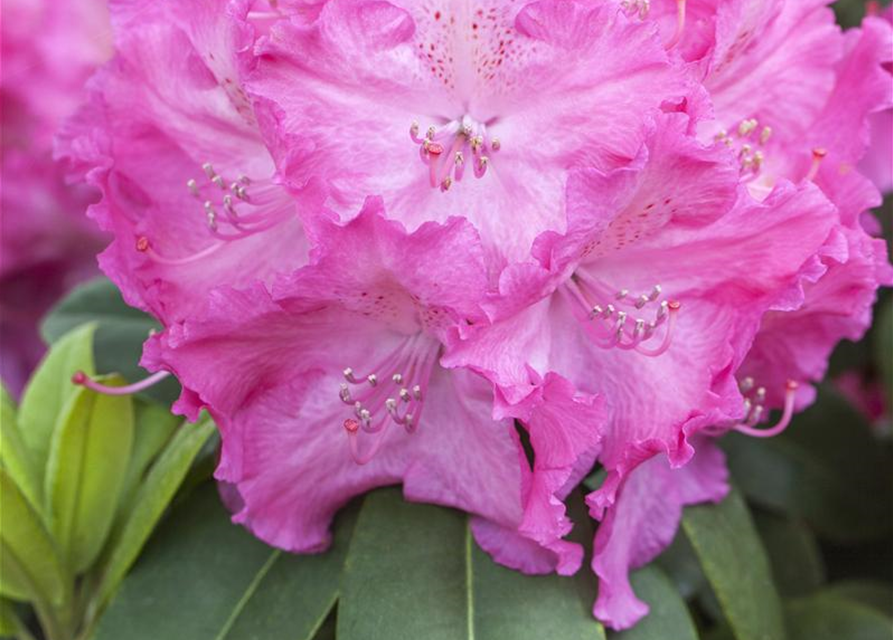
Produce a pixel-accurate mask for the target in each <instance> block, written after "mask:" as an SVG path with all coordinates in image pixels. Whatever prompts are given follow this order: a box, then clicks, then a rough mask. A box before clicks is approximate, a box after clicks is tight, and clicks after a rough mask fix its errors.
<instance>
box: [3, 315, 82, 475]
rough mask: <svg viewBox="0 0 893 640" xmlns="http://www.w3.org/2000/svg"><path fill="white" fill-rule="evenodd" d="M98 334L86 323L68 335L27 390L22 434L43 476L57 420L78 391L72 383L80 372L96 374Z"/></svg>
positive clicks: (20, 417) (21, 418) (20, 420)
mask: <svg viewBox="0 0 893 640" xmlns="http://www.w3.org/2000/svg"><path fill="white" fill-rule="evenodd" d="M95 332H96V325H95V324H86V325H83V326H81V327H78V328H76V329H73V330H72V331H70V332H69V333H67V334H65V335H64V336H63V337H62V338H61V339H60V340H59V342H58V343H56V344H55V345H53V347H52V348H51V349H50V350H49V352H48V353H47V355H46V357H44V359H43V361H42V362H41V363H40V365H39V366H38V368H37V371H36V372H35V373H34V375H33V376H32V378H31V380H29V381H28V385H27V386H26V387H25V393H24V395H23V396H22V404H21V406H20V407H19V414H18V425H19V431H20V432H21V434H22V440H23V441H24V443H25V446H26V447H28V449H29V450H30V451H31V453H32V458H33V460H34V465H35V467H36V469H37V472H38V474H39V475H40V476H41V477H42V476H43V474H44V470H45V468H46V464H47V457H48V455H49V450H50V442H51V441H52V439H53V429H55V427H56V419H57V417H58V415H59V414H60V413H62V410H63V408H64V407H65V406H66V405H67V404H68V401H69V400H70V399H71V397H72V396H73V395H74V394H75V392H76V391H77V389H78V388H77V387H76V386H75V385H73V384H72V383H71V377H72V376H73V375H74V374H75V373H77V372H78V371H83V372H84V373H86V374H88V375H92V374H93V373H94V368H93V334H94V333H95Z"/></svg>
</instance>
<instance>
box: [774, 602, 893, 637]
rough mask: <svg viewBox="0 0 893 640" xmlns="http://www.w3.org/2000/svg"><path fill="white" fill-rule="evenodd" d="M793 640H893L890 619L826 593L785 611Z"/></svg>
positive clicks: (795, 604)
mask: <svg viewBox="0 0 893 640" xmlns="http://www.w3.org/2000/svg"><path fill="white" fill-rule="evenodd" d="M785 616H786V620H787V625H788V629H789V630H790V640H890V634H891V624H890V619H889V618H887V617H886V616H884V615H882V614H881V613H879V612H877V611H876V610H874V609H872V608H871V607H867V606H864V605H861V604H857V603H855V602H852V601H849V600H845V599H843V598H839V597H837V596H834V595H831V594H827V593H817V594H815V595H812V596H809V597H806V598H798V599H796V600H792V601H791V602H790V603H788V605H787V606H786V607H785Z"/></svg>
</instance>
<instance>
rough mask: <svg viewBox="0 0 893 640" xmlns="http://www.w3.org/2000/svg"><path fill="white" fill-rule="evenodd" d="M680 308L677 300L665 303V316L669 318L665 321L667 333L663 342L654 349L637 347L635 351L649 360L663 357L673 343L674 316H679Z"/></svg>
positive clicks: (680, 304)
mask: <svg viewBox="0 0 893 640" xmlns="http://www.w3.org/2000/svg"><path fill="white" fill-rule="evenodd" d="M681 308H682V303H681V302H679V301H678V300H670V301H669V302H668V303H667V315H668V316H669V317H668V319H667V332H666V333H665V334H664V341H663V342H662V343H661V344H660V346H658V347H657V348H656V349H646V348H645V347H642V346H637V347H636V351H638V352H639V353H641V354H642V355H643V356H648V357H649V358H656V357H657V356H659V355H663V354H664V353H665V352H666V351H667V349H669V348H670V345H671V344H672V342H673V329H674V328H675V327H676V316H677V315H679V310H680V309H681Z"/></svg>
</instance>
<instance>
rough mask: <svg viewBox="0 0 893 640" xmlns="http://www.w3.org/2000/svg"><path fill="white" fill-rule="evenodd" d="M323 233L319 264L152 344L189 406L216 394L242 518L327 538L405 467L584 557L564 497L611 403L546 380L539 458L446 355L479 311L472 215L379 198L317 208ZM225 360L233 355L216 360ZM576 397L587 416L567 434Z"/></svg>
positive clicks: (557, 548)
mask: <svg viewBox="0 0 893 640" xmlns="http://www.w3.org/2000/svg"><path fill="white" fill-rule="evenodd" d="M314 235H316V236H317V237H319V239H320V244H319V245H318V247H317V248H316V249H315V252H317V255H316V256H315V257H316V260H314V263H313V264H312V265H311V266H308V267H305V268H304V269H300V270H298V271H296V272H295V273H294V274H293V275H290V276H287V277H283V278H281V279H280V280H279V281H277V283H276V284H275V286H274V287H273V293H272V295H271V294H270V293H269V292H267V291H266V290H264V289H263V288H262V287H259V286H258V287H254V288H250V289H248V290H245V291H242V292H239V291H235V290H232V289H219V290H216V291H215V292H214V293H213V295H212V296H211V298H210V301H209V305H208V308H207V309H206V311H205V312H204V313H203V314H201V315H200V316H198V317H197V318H196V319H192V320H188V321H186V322H185V323H183V324H182V325H177V326H174V327H172V328H171V329H170V330H169V332H168V335H166V336H159V337H158V338H156V339H153V340H152V342H151V343H150V345H149V350H148V352H147V364H148V365H149V366H160V365H162V364H163V365H164V366H166V367H170V368H172V369H173V370H174V372H175V373H176V374H177V376H178V377H179V378H180V380H181V381H182V382H183V383H184V385H185V386H186V387H187V388H188V389H190V390H191V393H190V394H188V395H186V396H185V397H184V399H183V400H181V409H182V410H184V411H186V412H187V414H188V415H191V416H196V415H197V411H198V410H199V408H200V407H202V406H205V405H207V406H209V407H211V408H212V411H213V413H214V415H215V417H216V418H217V421H218V425H219V426H220V430H221V433H222V435H223V455H222V459H221V463H220V467H219V468H218V471H217V476H218V478H220V479H221V480H224V481H226V482H228V483H231V484H232V485H234V486H235V488H236V489H237V490H238V494H239V498H240V500H239V501H238V502H240V504H241V510H240V511H239V512H238V513H236V515H235V518H234V520H235V521H237V522H242V523H244V524H245V525H246V526H248V527H249V528H250V529H251V530H252V531H253V532H254V533H255V534H256V535H258V536H259V537H260V538H262V539H264V540H266V541H267V542H269V543H271V544H275V545H277V546H279V547H282V548H285V549H289V550H292V551H317V550H320V549H322V548H324V547H325V546H326V545H328V543H329V539H330V534H329V526H330V523H331V520H332V518H333V516H334V514H335V512H336V510H337V509H338V508H340V507H341V506H342V505H344V504H345V503H346V502H347V501H348V500H349V499H350V498H352V497H353V496H355V495H357V494H359V493H362V492H364V491H366V490H368V489H371V488H373V487H377V486H383V485H388V484H393V483H395V482H401V481H402V482H403V486H404V491H405V494H406V496H407V498H409V499H412V500H422V501H425V502H434V503H438V504H445V505H450V506H455V507H459V508H461V509H464V510H466V511H469V512H471V513H473V514H476V515H478V516H479V517H480V518H481V520H480V521H479V523H478V524H477V525H476V531H477V530H478V528H482V529H484V531H485V533H484V534H483V535H484V536H486V531H487V527H503V528H506V529H510V530H517V531H519V532H520V535H521V536H522V537H523V540H524V541H525V542H526V543H527V544H530V545H533V546H537V545H541V546H542V554H543V555H545V556H546V557H547V558H549V557H551V558H554V559H553V560H552V564H551V566H550V567H549V569H554V568H555V566H556V565H557V566H558V567H559V570H562V571H563V572H574V571H576V570H577V568H579V566H580V562H581V560H582V549H580V548H579V545H573V544H570V543H567V542H564V541H562V540H561V537H562V536H563V535H564V534H566V533H567V531H568V530H569V528H570V524H569V522H567V518H566V516H565V515H564V507H563V505H562V504H561V502H560V499H555V498H554V497H553V496H554V494H556V493H558V492H559V491H560V490H561V489H562V488H563V487H564V486H565V484H566V482H567V480H568V478H569V476H570V473H571V470H572V469H573V467H574V465H575V464H576V463H577V461H578V458H579V457H581V456H586V455H587V453H588V452H591V451H592V450H593V449H594V446H595V444H596V442H597V438H598V434H599V430H598V424H599V423H600V421H601V419H602V404H601V402H600V401H599V400H597V399H596V398H595V397H592V396H578V395H577V394H576V393H575V392H574V390H573V388H572V387H570V386H569V385H568V384H567V383H566V382H562V381H560V380H558V379H556V377H555V376H550V377H549V378H547V379H546V380H544V381H542V382H541V384H539V385H538V388H537V393H539V395H540V396H541V397H540V398H539V399H538V400H537V401H535V402H532V403H531V405H530V406H529V407H528V409H529V413H528V416H527V417H528V419H527V421H526V422H527V425H528V427H527V428H528V429H529V431H530V433H531V439H532V441H533V445H534V448H535V449H536V451H537V455H538V456H539V460H540V461H541V463H540V464H541V466H535V467H534V468H533V470H532V471H531V470H530V469H525V465H526V458H525V457H524V452H523V448H522V446H521V443H520V441H519V438H518V435H517V433H516V432H515V430H514V427H513V424H512V421H511V420H509V419H499V420H494V419H493V418H491V405H492V395H491V391H490V387H489V385H488V384H487V383H486V381H485V380H484V379H483V378H480V377H479V376H477V375H475V374H474V373H472V372H470V371H467V370H464V369H461V368H460V369H447V368H444V367H443V366H442V365H441V364H439V363H438V360H439V358H440V353H441V351H442V349H443V348H444V343H445V342H447V341H448V340H449V335H450V333H451V332H452V331H454V330H455V326H456V325H457V324H464V323H469V322H473V321H479V320H480V319H481V315H482V314H481V312H480V311H479V310H478V309H477V308H476V304H475V302H476V301H477V300H479V299H480V297H481V296H482V294H483V292H484V291H485V287H486V272H485V269H484V262H483V251H482V249H481V244H480V241H479V239H478V237H477V233H476V231H474V229H473V228H472V227H471V225H470V224H469V223H468V222H466V221H463V220H460V219H457V218H451V219H449V220H448V221H447V222H446V223H445V224H444V225H443V226H441V225H437V224H435V223H427V224H425V225H422V226H421V227H420V228H419V229H418V230H417V231H416V232H415V233H413V234H407V233H406V232H405V231H404V230H403V228H402V227H401V226H400V225H399V224H398V223H395V222H392V221H386V220H385V219H384V218H383V216H382V204H381V201H380V200H370V201H369V202H368V203H367V205H366V207H365V208H364V210H363V212H362V213H361V214H360V215H359V216H358V217H356V218H355V219H354V220H353V221H352V222H351V223H349V224H348V225H347V226H344V227H341V226H338V225H335V224H333V223H331V222H324V223H322V225H321V228H319V229H316V230H315V234H314ZM273 354H275V356H273ZM271 356H273V357H271ZM221 361H223V362H226V363H227V368H228V369H229V367H233V369H232V370H230V371H229V372H228V374H227V375H225V376H213V375H208V372H209V367H214V366H216V365H214V363H219V362H221ZM193 394H195V395H193ZM543 404H545V405H547V407H548V408H546V409H543V408H542V405H543ZM562 407H564V408H562ZM566 413H573V414H574V415H575V416H576V417H575V421H574V422H577V421H579V422H580V423H581V424H587V425H588V426H589V427H590V428H589V429H586V430H580V431H579V432H572V430H571V429H572V424H568V423H567V421H566V420H564V418H565V417H566V416H565V415H564V414H566ZM333 427H334V428H333ZM591 464H592V455H591V454H589V455H588V458H587V468H588V466H590V465H591ZM522 486H523V491H522ZM561 497H563V496H561ZM296 504H300V505H301V508H299V509H296V508H294V505H296ZM550 554H551V555H550Z"/></svg>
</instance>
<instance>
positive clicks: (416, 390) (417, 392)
mask: <svg viewBox="0 0 893 640" xmlns="http://www.w3.org/2000/svg"><path fill="white" fill-rule="evenodd" d="M412 397H413V398H415V399H416V400H418V401H420V402H421V400H422V387H421V385H418V384H417V385H413V387H412Z"/></svg>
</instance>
